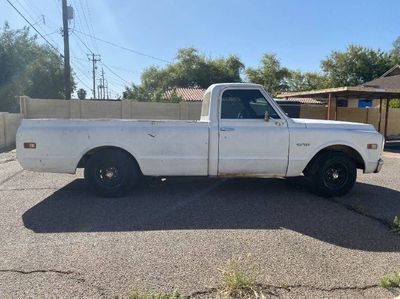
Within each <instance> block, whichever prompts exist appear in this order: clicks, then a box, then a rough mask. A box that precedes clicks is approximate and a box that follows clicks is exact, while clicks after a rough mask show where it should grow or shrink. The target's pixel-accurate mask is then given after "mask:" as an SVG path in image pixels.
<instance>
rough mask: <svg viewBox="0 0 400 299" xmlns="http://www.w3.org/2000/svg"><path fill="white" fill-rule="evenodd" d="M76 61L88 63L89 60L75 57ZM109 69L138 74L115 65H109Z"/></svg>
mask: <svg viewBox="0 0 400 299" xmlns="http://www.w3.org/2000/svg"><path fill="white" fill-rule="evenodd" d="M74 59H77V60H82V61H86V60H87V59H85V58H80V57H76V56H74ZM107 65H108V66H109V67H111V68H113V69H116V70H121V71H125V72H129V73H133V74H137V73H138V72H136V71H132V70H130V69H127V68H124V67H122V66H118V65H113V64H109V63H108V64H107Z"/></svg>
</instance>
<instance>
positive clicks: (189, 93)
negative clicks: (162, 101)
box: [164, 88, 206, 102]
mask: <svg viewBox="0 0 400 299" xmlns="http://www.w3.org/2000/svg"><path fill="white" fill-rule="evenodd" d="M175 91H176V95H177V96H178V97H180V98H182V99H183V100H184V101H188V102H201V101H202V100H203V95H204V93H205V92H206V90H205V89H203V88H176V89H175ZM173 92H174V90H173V89H170V90H167V91H166V92H165V93H164V97H165V98H166V99H170V98H171V97H172V95H173Z"/></svg>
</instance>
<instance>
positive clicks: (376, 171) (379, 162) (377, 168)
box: [374, 159, 384, 173]
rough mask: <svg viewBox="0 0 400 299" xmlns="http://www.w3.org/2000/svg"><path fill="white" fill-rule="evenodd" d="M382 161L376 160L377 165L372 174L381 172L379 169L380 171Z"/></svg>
mask: <svg viewBox="0 0 400 299" xmlns="http://www.w3.org/2000/svg"><path fill="white" fill-rule="evenodd" d="M383 163H384V162H383V160H382V159H379V160H378V165H377V166H376V169H375V171H374V173H378V172H379V171H381V169H382V166H383Z"/></svg>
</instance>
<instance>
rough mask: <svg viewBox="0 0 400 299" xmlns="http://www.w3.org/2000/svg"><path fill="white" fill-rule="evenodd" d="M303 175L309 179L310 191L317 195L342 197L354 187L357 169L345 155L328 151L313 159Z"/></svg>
mask: <svg viewBox="0 0 400 299" xmlns="http://www.w3.org/2000/svg"><path fill="white" fill-rule="evenodd" d="M305 175H306V176H307V177H309V178H310V179H311V184H312V190H313V192H314V193H316V194H317V195H319V196H323V197H333V196H343V195H345V194H347V193H348V192H349V191H350V190H351V188H352V187H353V186H354V183H355V182H356V179H357V168H356V165H355V163H354V161H353V160H352V159H351V158H350V157H348V156H346V155H345V154H343V153H341V152H336V151H328V152H325V153H322V154H320V155H319V156H318V157H316V158H315V160H314V161H313V162H312V164H311V166H310V167H309V168H308V169H307V171H306V172H305Z"/></svg>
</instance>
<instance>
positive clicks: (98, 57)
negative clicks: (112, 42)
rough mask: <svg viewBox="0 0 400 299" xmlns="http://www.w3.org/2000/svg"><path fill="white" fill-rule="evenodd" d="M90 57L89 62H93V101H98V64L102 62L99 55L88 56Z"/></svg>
mask: <svg viewBox="0 0 400 299" xmlns="http://www.w3.org/2000/svg"><path fill="white" fill-rule="evenodd" d="M87 55H88V59H89V61H91V62H92V66H93V69H92V76H93V89H92V93H93V99H96V69H97V67H96V62H97V61H100V55H98V54H94V53H92V54H87Z"/></svg>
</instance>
